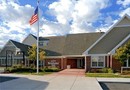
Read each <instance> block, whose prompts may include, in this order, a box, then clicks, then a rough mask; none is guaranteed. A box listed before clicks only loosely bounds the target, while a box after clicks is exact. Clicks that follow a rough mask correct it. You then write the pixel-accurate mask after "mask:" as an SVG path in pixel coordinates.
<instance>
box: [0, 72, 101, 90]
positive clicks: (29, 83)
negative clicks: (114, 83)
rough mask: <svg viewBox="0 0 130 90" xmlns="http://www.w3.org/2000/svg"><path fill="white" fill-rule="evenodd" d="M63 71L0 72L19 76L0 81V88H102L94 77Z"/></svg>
mask: <svg viewBox="0 0 130 90" xmlns="http://www.w3.org/2000/svg"><path fill="white" fill-rule="evenodd" d="M65 72H67V71H65ZM74 72H75V73H76V71H75V70H74ZM63 73H64V72H60V73H55V74H52V75H45V76H36V75H14V74H2V76H13V77H20V78H19V79H15V80H11V81H7V82H3V83H0V87H1V89H0V90H102V88H101V86H100V85H99V83H98V81H97V79H96V78H89V77H85V76H82V75H80V74H76V75H74V74H72V73H71V72H70V73H71V75H66V74H65V73H64V74H63ZM70 73H69V74H70ZM78 73H79V72H78ZM80 73H81V72H80Z"/></svg>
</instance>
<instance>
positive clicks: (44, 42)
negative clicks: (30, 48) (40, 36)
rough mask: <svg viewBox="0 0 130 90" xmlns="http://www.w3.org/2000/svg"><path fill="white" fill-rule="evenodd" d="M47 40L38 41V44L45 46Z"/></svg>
mask: <svg viewBox="0 0 130 90" xmlns="http://www.w3.org/2000/svg"><path fill="white" fill-rule="evenodd" d="M48 42H49V40H47V41H39V46H47V45H48Z"/></svg>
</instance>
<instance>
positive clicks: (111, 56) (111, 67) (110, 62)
mask: <svg viewBox="0 0 130 90" xmlns="http://www.w3.org/2000/svg"><path fill="white" fill-rule="evenodd" d="M110 67H111V68H112V55H110Z"/></svg>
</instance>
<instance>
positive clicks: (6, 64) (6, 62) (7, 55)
mask: <svg viewBox="0 0 130 90" xmlns="http://www.w3.org/2000/svg"><path fill="white" fill-rule="evenodd" d="M8 52H10V54H11V66H12V54H13V52H12V51H11V50H6V69H7V67H8V65H7V60H8V54H9V53H8Z"/></svg>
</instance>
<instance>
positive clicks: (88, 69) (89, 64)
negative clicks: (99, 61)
mask: <svg viewBox="0 0 130 90" xmlns="http://www.w3.org/2000/svg"><path fill="white" fill-rule="evenodd" d="M90 69H91V56H87V57H86V71H90Z"/></svg>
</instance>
